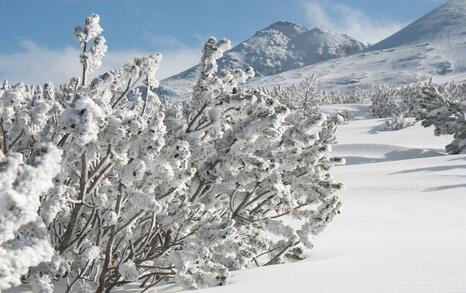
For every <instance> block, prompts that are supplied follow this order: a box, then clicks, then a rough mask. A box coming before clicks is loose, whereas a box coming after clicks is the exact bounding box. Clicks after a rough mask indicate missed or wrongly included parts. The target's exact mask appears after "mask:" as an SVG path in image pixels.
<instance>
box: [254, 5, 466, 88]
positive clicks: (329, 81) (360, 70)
mask: <svg viewBox="0 0 466 293" xmlns="http://www.w3.org/2000/svg"><path fill="white" fill-rule="evenodd" d="M465 52H466V0H451V1H449V2H448V3H446V4H444V5H442V6H441V7H439V8H437V9H435V10H434V11H432V12H430V13H429V14H427V15H426V16H424V17H422V18H420V19H419V20H417V21H415V22H414V23H413V24H411V25H409V26H407V27H406V28H405V29H403V30H401V31H400V32H398V33H395V34H394V35H392V36H391V37H389V38H387V39H385V40H383V41H381V42H380V43H378V44H376V45H374V46H373V47H371V48H369V49H367V50H366V51H364V52H362V53H359V54H356V55H352V56H349V57H343V58H339V59H333V60H329V61H326V62H322V63H319V64H315V65H309V66H305V67H302V68H298V69H294V70H289V71H287V72H283V73H281V74H277V75H273V76H268V77H263V78H259V79H256V80H254V81H252V82H251V84H250V86H264V87H270V86H274V85H277V84H280V85H289V84H292V83H296V82H299V81H301V80H302V79H304V78H306V77H308V76H310V75H312V74H316V75H317V76H319V81H320V84H321V86H322V87H324V88H341V89H345V88H353V87H369V86H372V85H375V84H407V83H412V82H417V81H424V80H427V79H429V78H431V77H432V78H433V79H434V80H435V81H439V82H444V81H450V80H453V81H465V80H466V54H465Z"/></svg>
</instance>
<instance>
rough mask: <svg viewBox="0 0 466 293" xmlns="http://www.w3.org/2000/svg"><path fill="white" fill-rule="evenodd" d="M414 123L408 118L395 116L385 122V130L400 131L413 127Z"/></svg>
mask: <svg viewBox="0 0 466 293" xmlns="http://www.w3.org/2000/svg"><path fill="white" fill-rule="evenodd" d="M413 124H414V123H413V122H412V121H410V120H409V119H408V118H405V117H402V116H393V117H391V118H387V119H386V120H385V130H390V131H394V130H400V129H403V128H406V127H409V126H411V125H413Z"/></svg>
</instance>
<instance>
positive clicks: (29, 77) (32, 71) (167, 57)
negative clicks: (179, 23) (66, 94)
mask: <svg viewBox="0 0 466 293" xmlns="http://www.w3.org/2000/svg"><path fill="white" fill-rule="evenodd" d="M21 47H22V50H21V52H17V53H10V54H0V81H1V80H4V79H7V80H9V81H10V83H16V82H19V81H23V82H26V83H31V84H42V83H44V82H47V81H52V82H53V83H54V84H59V83H61V82H64V81H67V80H69V79H70V78H71V77H73V76H79V75H80V70H81V69H80V68H81V66H80V64H79V57H78V56H79V54H80V50H79V48H76V47H66V48H64V49H61V50H56V49H50V48H46V47H42V46H39V45H37V44H35V43H34V42H31V41H23V42H21ZM151 53H154V52H147V51H142V50H125V51H112V50H110V51H109V52H108V54H107V55H106V56H105V57H104V59H103V66H102V67H101V68H100V69H99V71H98V72H97V73H96V74H98V73H102V72H105V71H108V70H110V69H114V68H118V67H120V66H121V65H123V64H125V63H127V62H129V61H130V60H131V59H132V58H133V57H135V56H143V55H148V54H151ZM162 54H163V56H164V59H163V62H162V64H161V66H160V69H159V72H158V74H157V76H158V78H159V79H163V78H165V77H169V76H171V75H173V74H176V73H179V72H181V71H183V70H185V69H187V68H189V67H191V66H193V65H195V64H197V63H198V62H199V59H200V55H201V50H200V49H194V48H177V49H171V50H165V51H162ZM94 75H95V74H94Z"/></svg>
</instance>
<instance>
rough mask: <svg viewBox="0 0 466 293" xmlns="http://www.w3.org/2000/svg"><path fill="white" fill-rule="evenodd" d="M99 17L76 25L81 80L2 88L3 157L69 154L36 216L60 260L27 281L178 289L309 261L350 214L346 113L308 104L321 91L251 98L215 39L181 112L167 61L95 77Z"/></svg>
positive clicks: (104, 288) (44, 286) (242, 75)
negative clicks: (345, 206) (345, 184)
mask: <svg viewBox="0 0 466 293" xmlns="http://www.w3.org/2000/svg"><path fill="white" fill-rule="evenodd" d="M99 19H100V18H99V17H98V16H97V15H92V16H90V17H88V18H87V19H86V26H85V27H84V28H77V29H76V30H75V33H76V36H77V37H78V39H79V41H80V42H81V44H82V46H83V47H84V52H83V54H82V55H81V57H80V58H81V61H82V66H83V77H82V80H81V82H80V81H79V79H77V78H73V79H71V80H70V81H69V82H68V83H66V84H64V85H62V86H60V87H59V88H58V89H54V87H53V86H52V85H51V84H46V85H45V86H44V88H40V87H30V86H26V85H23V84H19V85H16V86H14V87H10V86H9V85H8V84H4V85H3V86H2V89H0V94H1V97H2V98H1V108H0V111H1V112H0V113H1V115H2V116H1V119H2V120H1V124H0V125H1V126H2V128H1V130H2V150H3V153H5V154H10V153H12V152H15V153H21V155H22V157H24V158H25V159H28V160H32V159H33V158H35V157H36V156H35V155H34V152H35V150H36V149H37V148H38V146H40V145H42V144H43V143H47V142H48V143H52V144H54V145H56V146H57V147H58V148H59V149H60V150H61V152H62V153H63V160H62V161H61V164H60V166H59V168H58V167H57V169H59V170H60V172H59V174H58V175H57V176H56V177H55V178H54V181H53V183H54V184H53V187H52V189H51V190H50V191H49V192H47V193H45V194H44V195H43V196H42V197H41V201H40V209H39V212H38V215H39V217H38V219H37V221H36V222H37V223H42V226H41V229H36V231H41V233H42V234H40V235H42V236H43V239H46V240H47V243H46V244H47V245H49V247H53V248H54V249H55V251H54V252H53V255H52V251H51V250H50V249H49V250H46V249H44V252H45V251H46V252H47V259H42V260H41V261H43V260H47V261H48V262H47V263H41V264H39V262H34V263H31V264H28V265H27V266H25V267H23V268H22V269H21V272H20V273H21V274H25V273H26V271H27V268H28V267H31V266H35V267H32V268H30V270H29V274H28V277H29V280H30V281H31V282H32V284H33V287H34V288H36V289H37V290H39V291H43V292H47V291H50V290H51V288H52V287H51V284H50V281H51V280H61V279H66V281H67V289H66V291H67V292H71V291H79V292H109V291H110V290H111V289H112V288H114V287H115V286H121V285H123V284H126V283H130V282H135V281H138V282H140V285H141V287H143V288H150V287H152V286H155V285H156V284H158V283H160V282H163V281H166V280H174V281H176V282H177V283H179V284H180V285H182V286H185V287H188V288H201V287H209V286H215V285H222V284H224V283H225V281H226V279H227V278H228V276H229V271H230V270H235V269H241V268H245V267H250V266H256V265H257V266H261V265H268V264H275V263H279V262H283V261H286V260H295V259H301V258H302V257H303V251H304V248H305V247H312V237H313V235H315V234H317V233H319V232H321V231H322V230H323V229H324V228H325V226H326V225H327V224H328V223H329V222H330V221H331V220H332V219H333V217H334V216H335V215H336V214H337V213H338V211H339V208H340V201H339V199H338V197H337V196H336V192H337V191H338V190H339V189H341V184H339V183H335V182H334V181H333V179H332V177H331V175H330V173H329V171H330V168H331V167H332V166H333V165H334V164H335V163H338V162H339V161H340V160H339V159H338V158H333V157H331V155H330V145H331V144H332V143H334V139H335V138H334V133H335V129H336V125H337V124H338V123H339V121H340V120H339V118H338V117H336V116H332V117H326V116H325V115H323V114H321V113H320V112H319V111H318V110H317V108H316V107H315V104H312V103H308V102H307V100H309V99H311V98H312V96H311V94H310V93H309V94H308V98H309V99H306V98H304V99H302V97H301V96H297V97H298V98H299V100H297V101H295V102H294V103H292V104H288V103H287V102H285V101H283V100H280V99H279V98H277V97H275V96H273V95H270V94H269V93H267V92H264V91H262V90H244V89H242V88H241V83H243V82H244V81H245V80H246V79H248V78H250V77H252V76H253V75H254V72H253V70H252V69H246V70H240V69H234V70H228V71H222V72H218V70H217V60H218V59H219V58H221V57H222V55H223V52H224V51H225V50H227V49H228V48H229V46H230V44H229V41H227V40H220V41H217V40H216V39H215V38H210V39H209V40H208V41H207V42H206V44H205V46H204V48H203V56H202V59H201V63H200V66H199V68H200V71H199V78H198V81H197V83H196V85H195V87H194V90H193V98H192V100H191V101H188V102H185V103H184V104H182V105H180V104H172V103H167V102H163V101H161V100H160V99H159V98H158V96H157V95H156V94H155V93H154V92H153V89H154V88H155V87H157V86H158V82H157V80H156V79H155V73H156V71H157V69H158V66H159V63H160V62H161V60H162V57H161V55H159V54H153V55H150V56H148V57H138V58H135V59H134V60H133V61H132V62H130V63H128V64H126V65H124V66H123V67H122V68H120V69H116V70H112V71H109V72H107V73H104V74H102V75H100V76H97V77H96V78H94V79H93V80H91V81H90V82H87V81H86V80H87V74H88V72H90V70H92V69H96V68H97V67H98V66H100V62H101V59H102V57H103V54H104V53H105V48H106V46H105V41H104V40H102V39H100V40H99V41H97V39H99V38H101V37H100V34H101V32H102V28H101V27H100V25H99ZM91 39H94V46H93V47H92V48H91V49H90V51H87V50H86V48H87V44H88V42H89V41H90V40H91ZM101 41H102V42H103V43H99V42H101ZM94 48H95V49H94ZM83 56H84V57H83ZM17 156H18V158H20V155H17ZM57 164H58V163H57ZM54 170H55V169H54ZM50 172H52V171H50V170H48V171H47V172H44V176H45V175H50V176H49V177H54V175H55V174H56V172H55V173H54V174H51V173H50ZM52 175H53V176H52ZM3 189H4V188H3V187H2V188H0V190H3ZM40 191H41V192H42V190H40ZM2 192H3V191H2ZM34 211H37V207H36V208H35V210H34ZM34 215H35V217H36V218H37V212H35V213H34ZM28 231H29V230H25V232H24V235H23V234H21V235H20V238H21V237H29V233H30V232H28ZM37 233H38V232H37ZM36 265H37V266H36ZM0 277H1V274H0Z"/></svg>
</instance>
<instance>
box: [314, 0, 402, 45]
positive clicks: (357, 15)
mask: <svg viewBox="0 0 466 293" xmlns="http://www.w3.org/2000/svg"><path fill="white" fill-rule="evenodd" d="M305 8H306V14H307V17H308V19H309V21H310V23H311V25H313V26H317V27H320V28H323V29H328V30H331V31H334V32H339V33H345V34H348V35H350V36H351V37H353V38H355V39H357V40H360V41H363V42H369V43H372V44H374V43H376V42H378V41H381V40H383V39H384V38H386V37H388V36H390V35H391V34H393V33H395V32H397V31H398V30H400V29H401V28H402V27H403V26H405V25H406V24H404V23H401V22H398V21H389V20H386V19H373V18H370V17H369V16H367V15H366V14H364V13H363V12H361V11H359V10H357V9H354V8H352V7H349V6H347V5H344V4H341V3H336V2H333V1H332V2H331V1H309V2H307V3H306V4H305Z"/></svg>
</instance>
